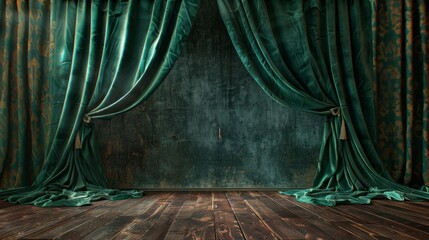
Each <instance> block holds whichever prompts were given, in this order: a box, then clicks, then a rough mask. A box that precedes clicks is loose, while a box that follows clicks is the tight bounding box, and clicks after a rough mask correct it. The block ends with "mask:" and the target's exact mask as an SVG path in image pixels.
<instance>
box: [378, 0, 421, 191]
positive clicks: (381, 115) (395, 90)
mask: <svg viewBox="0 0 429 240" xmlns="http://www.w3.org/2000/svg"><path fill="white" fill-rule="evenodd" d="M376 9H377V11H376V12H375V13H376V15H375V21H374V35H375V51H376V54H375V68H376V79H377V81H376V99H377V105H376V106H377V119H378V147H379V153H380V155H381V158H382V159H383V160H384V161H385V165H386V167H387V169H388V170H389V172H390V174H391V175H392V177H393V178H394V179H395V180H396V181H397V182H399V183H402V184H406V185H409V186H412V187H420V186H422V185H425V186H429V169H428V162H429V145H428V140H429V126H428V116H429V108H428V104H429V78H428V64H429V48H428V44H429V39H428V34H429V25H428V24H429V2H428V1H426V0H413V1H404V0H402V1H399V0H395V1H388V0H379V1H377V6H376Z"/></svg>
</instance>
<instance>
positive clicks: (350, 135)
mask: <svg viewBox="0 0 429 240" xmlns="http://www.w3.org/2000/svg"><path fill="white" fill-rule="evenodd" d="M218 6H219V10H220V12H221V16H222V18H223V21H224V23H225V26H226V28H227V31H228V32H229V35H230V37H231V40H232V42H233V44H234V46H235V48H236V50H237V53H238V55H239V57H240V59H241V61H242V62H243V64H244V66H245V67H246V68H247V70H248V71H249V73H250V74H251V75H252V77H253V78H254V79H255V80H256V82H257V83H258V84H259V85H260V86H261V88H262V89H263V90H264V91H265V92H266V93H267V94H268V95H269V96H271V97H272V98H273V99H275V100H276V101H278V102H279V103H280V104H283V105H285V106H288V107H292V108H296V109H299V110H302V111H306V112H311V113H314V114H320V115H326V116H327V121H326V124H325V130H324V138H323V143H322V148H321V152H320V157H319V166H318V172H317V175H316V177H315V180H314V183H313V187H312V188H311V189H307V190H293V191H288V192H283V193H284V194H291V195H295V196H296V197H297V199H298V200H299V201H303V202H309V203H315V204H322V205H331V206H332V205H335V204H337V203H342V202H349V203H360V204H367V203H369V202H370V199H372V198H375V197H386V198H389V199H396V200H404V199H410V200H417V199H429V193H427V192H424V191H419V190H415V189H411V188H408V187H406V186H403V185H400V184H397V183H395V182H394V181H393V180H392V179H391V177H390V176H389V174H388V173H387V171H386V170H385V168H384V167H383V163H382V161H381V160H380V158H379V156H378V153H377V151H376V149H375V146H374V145H375V141H376V138H375V137H376V135H375V126H376V121H375V109H374V96H373V89H372V85H373V81H374V79H373V77H374V76H373V65H372V39H371V37H368V36H372V35H371V34H372V32H371V30H372V28H371V24H372V23H371V13H372V5H371V3H370V1H362V2H361V1H333V0H330V1H303V2H301V1H286V2H285V1H279V0H273V1H251V0H242V1H239V0H235V1H227V0H218Z"/></svg>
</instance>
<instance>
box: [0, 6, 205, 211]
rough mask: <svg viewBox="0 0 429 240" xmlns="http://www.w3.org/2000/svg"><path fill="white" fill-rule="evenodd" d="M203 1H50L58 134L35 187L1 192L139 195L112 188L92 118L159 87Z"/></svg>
mask: <svg viewBox="0 0 429 240" xmlns="http://www.w3.org/2000/svg"><path fill="white" fill-rule="evenodd" d="M198 6H199V1H198V0H169V1H162V0H159V1H138V0H130V1H115V0H110V1H102V0H94V1H90V0H81V1H52V2H51V19H50V32H51V34H54V35H53V36H52V39H51V41H52V42H51V44H52V47H51V51H52V52H51V57H50V65H49V69H50V75H49V82H50V84H51V85H50V89H49V90H50V94H51V95H52V99H53V100H52V105H53V106H52V109H53V111H52V117H51V121H50V126H51V129H52V131H53V133H52V137H51V138H50V140H51V141H50V142H49V147H48V149H47V153H46V159H45V164H44V165H43V168H42V169H41V171H40V174H39V175H38V177H37V179H36V180H35V182H34V183H33V185H32V186H30V187H23V188H19V189H8V190H3V191H0V197H1V198H2V199H5V200H7V201H10V202H17V203H22V204H34V205H37V206H81V205H86V204H89V203H90V202H91V201H95V200H99V199H111V200H115V199H124V198H133V197H139V196H141V194H142V193H141V192H139V191H118V190H112V189H108V188H107V180H106V178H105V175H104V171H103V169H102V167H101V162H100V157H99V154H98V152H97V151H98V150H97V144H96V138H95V136H94V134H93V133H92V127H91V126H92V124H91V121H92V120H93V119H108V118H111V117H113V116H115V115H117V114H120V113H122V112H125V111H128V110H130V109H132V108H133V107H135V106H137V105H138V104H139V103H141V102H143V101H144V100H146V99H147V98H148V97H149V96H150V95H151V93H153V91H154V90H155V89H156V88H157V87H158V86H159V84H160V83H161V82H162V80H163V79H164V78H165V77H166V75H167V74H168V72H169V71H170V70H171V68H172V67H173V65H174V63H175V61H176V59H177V57H178V55H179V53H180V51H181V49H182V48H183V46H184V44H185V41H186V38H187V36H188V34H189V32H190V29H191V27H192V22H193V20H194V18H195V16H196V13H197V10H198Z"/></svg>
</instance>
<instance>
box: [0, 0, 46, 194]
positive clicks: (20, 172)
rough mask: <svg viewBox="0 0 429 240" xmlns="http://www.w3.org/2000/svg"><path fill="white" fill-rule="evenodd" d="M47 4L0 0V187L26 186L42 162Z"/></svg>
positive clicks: (44, 133) (44, 147)
mask: <svg viewBox="0 0 429 240" xmlns="http://www.w3.org/2000/svg"><path fill="white" fill-rule="evenodd" d="M49 2H50V1H49V0H44V1H24V0H22V1H21V0H20V1H0V188H5V187H11V186H15V187H17V186H25V185H31V183H32V182H33V181H34V179H35V178H36V176H37V174H38V173H39V172H40V169H41V166H42V165H43V162H44V159H45V155H44V154H45V149H46V145H47V142H48V136H49V129H50V128H49V126H48V125H47V124H46V123H47V122H48V120H49V119H50V113H51V111H50V106H49V103H50V101H49V100H50V98H49V85H48V84H49V83H48V80H47V79H48V73H49V42H50V31H49V23H50V15H49V12H50V4H49ZM46 26H47V27H46Z"/></svg>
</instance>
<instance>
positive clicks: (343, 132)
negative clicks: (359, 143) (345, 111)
mask: <svg viewBox="0 0 429 240" xmlns="http://www.w3.org/2000/svg"><path fill="white" fill-rule="evenodd" d="M330 111H331V114H332V116H336V117H340V118H341V129H340V137H339V139H340V140H347V131H346V121H344V117H343V116H341V108H340V107H335V108H331V109H330Z"/></svg>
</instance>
